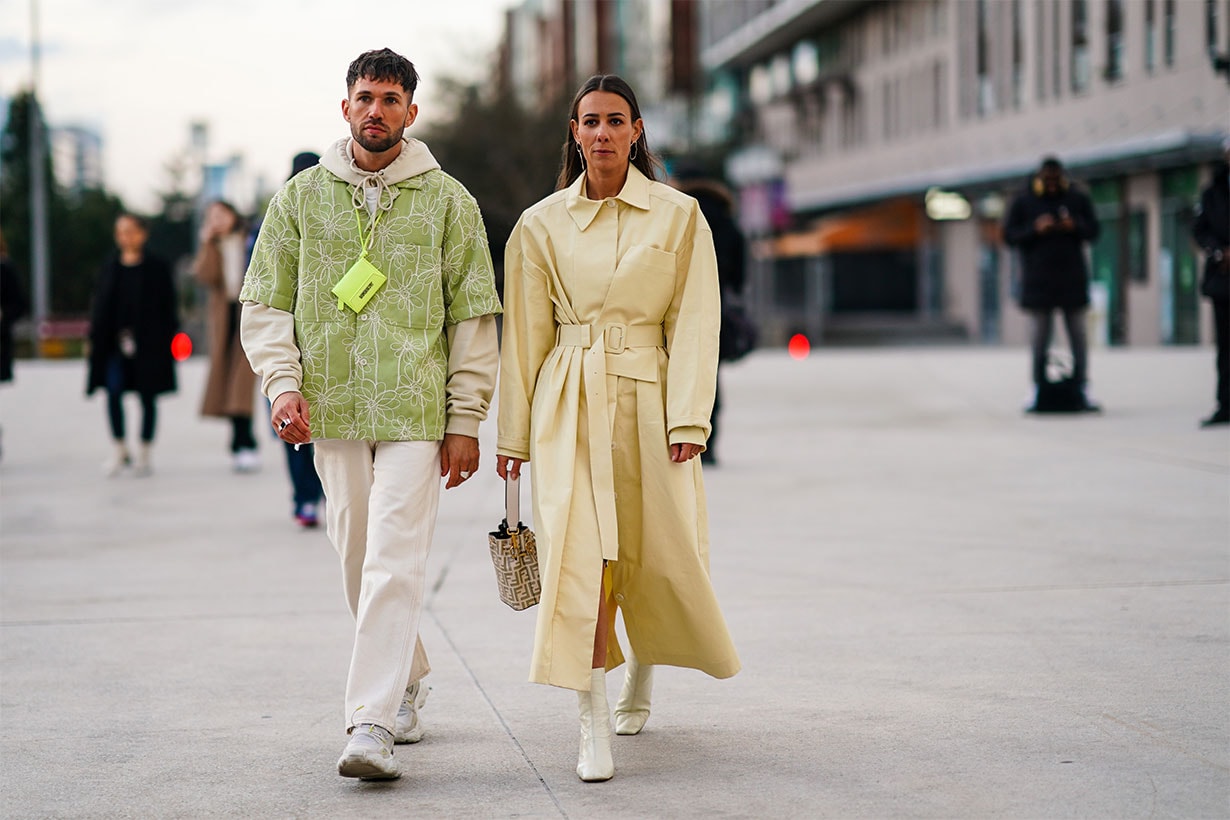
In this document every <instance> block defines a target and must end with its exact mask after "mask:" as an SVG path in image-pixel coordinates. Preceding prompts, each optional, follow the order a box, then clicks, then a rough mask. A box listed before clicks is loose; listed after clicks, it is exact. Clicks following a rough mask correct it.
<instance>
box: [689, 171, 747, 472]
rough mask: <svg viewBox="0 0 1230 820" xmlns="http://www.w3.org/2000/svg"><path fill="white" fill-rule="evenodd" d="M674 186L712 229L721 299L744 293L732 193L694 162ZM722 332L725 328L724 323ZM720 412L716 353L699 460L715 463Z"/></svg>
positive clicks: (742, 242) (743, 253) (741, 248)
mask: <svg viewBox="0 0 1230 820" xmlns="http://www.w3.org/2000/svg"><path fill="white" fill-rule="evenodd" d="M675 183H676V187H677V188H678V189H679V190H681V191H683V192H684V193H685V194H687V195H688V196H690V197H692V198H693V199H695V200H696V201H697V203H698V204H699V205H700V212H701V214H703V215H704V217H705V221H706V222H707V223H709V230H710V231H712V233H713V248H714V251H716V253H717V266H718V281H719V282H720V283H721V286H722V301H723V303H725V302H726V300H728V299H730V300H739V299H742V297H743V285H744V280H745V274H744V271H745V262H746V254H747V250H746V246H747V243H746V241H745V240H744V238H743V231H742V230H740V229H739V224H738V223H737V222H735V218H734V204H735V198H734V195H733V194H732V193H731V192H730V189H729V188H727V187H726V186H725V185H723V184H722V183H721V182H719V181H718V180H716V179H713V178H711V177H709V176H707V175H706V174H705V173H704V171H703V170H702V169H701V168H700V167H699V166H696V165H691V164H687V163H682V164H680V166H679V168H678V170H676V172H675ZM722 332H723V333H726V332H728V329H727V328H726V327H723V328H722ZM721 412H722V360H721V357H720V356H719V357H718V371H717V382H716V384H715V388H714V393H713V413H712V414H711V415H710V416H709V428H710V429H709V439H708V440H707V441H706V442H705V451H704V452H703V453H701V454H700V460H701V463H702V464H714V465H716V464H717V437H718V416H719V415H720V414H721Z"/></svg>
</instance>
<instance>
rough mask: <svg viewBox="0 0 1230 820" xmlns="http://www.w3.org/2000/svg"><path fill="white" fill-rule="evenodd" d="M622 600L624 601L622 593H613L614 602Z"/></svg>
mask: <svg viewBox="0 0 1230 820" xmlns="http://www.w3.org/2000/svg"><path fill="white" fill-rule="evenodd" d="M623 599H624V594H623V593H622V592H616V593H615V600H616V601H622V600H623Z"/></svg>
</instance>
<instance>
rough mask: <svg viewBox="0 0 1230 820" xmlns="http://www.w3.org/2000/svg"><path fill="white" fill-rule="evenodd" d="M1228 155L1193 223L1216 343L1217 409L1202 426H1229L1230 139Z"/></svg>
mask: <svg viewBox="0 0 1230 820" xmlns="http://www.w3.org/2000/svg"><path fill="white" fill-rule="evenodd" d="M1222 148H1223V149H1224V151H1225V156H1224V158H1223V159H1222V161H1221V162H1218V163H1216V164H1215V165H1214V166H1213V178H1212V180H1210V182H1209V184H1208V187H1206V188H1205V189H1204V191H1202V192H1201V194H1200V210H1199V212H1198V213H1197V214H1196V219H1195V222H1193V224H1192V235H1193V237H1195V240H1196V244H1198V245H1199V246H1200V247H1201V248H1202V249H1203V250H1204V279H1203V280H1202V281H1201V283H1200V292H1201V293H1202V294H1204V296H1205V298H1207V299H1208V300H1209V303H1210V304H1211V305H1212V306H1213V330H1214V333H1215V336H1216V340H1217V408H1216V409H1215V410H1214V411H1213V415H1211V416H1209V417H1208V418H1207V419H1204V420H1203V421H1201V422H1200V426H1202V427H1212V426H1214V425H1218V424H1230V139H1227V140H1226V142H1224V143H1223V144H1222Z"/></svg>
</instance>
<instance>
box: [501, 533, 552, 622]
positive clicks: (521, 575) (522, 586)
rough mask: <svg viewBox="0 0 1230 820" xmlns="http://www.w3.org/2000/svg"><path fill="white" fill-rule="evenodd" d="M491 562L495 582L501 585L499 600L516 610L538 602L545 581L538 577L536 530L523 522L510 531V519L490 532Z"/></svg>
mask: <svg viewBox="0 0 1230 820" xmlns="http://www.w3.org/2000/svg"><path fill="white" fill-rule="evenodd" d="M487 540H488V542H489V543H490V545H491V562H492V563H493V564H494V565H495V582H496V585H497V586H499V588H500V600H501V601H503V602H504V603H506V604H508V605H509V606H510V607H512V608H513V609H515V610H518V611H520V610H522V609H528V608H529V607H532V606H533V605H534V604H536V603H538V598H539V596H540V595H541V594H542V584H541V582H540V580H539V577H538V544H537V542H535V541H534V533H533V532H531V531H530V529H529V527H526V526H525V525H524V524H522V525H520V526H519V527H517V530H516V532H509V531H508V525H507V522H505V523H503V524H501V525H500V529H499V530H498V531H496V532H492V533H488V534H487Z"/></svg>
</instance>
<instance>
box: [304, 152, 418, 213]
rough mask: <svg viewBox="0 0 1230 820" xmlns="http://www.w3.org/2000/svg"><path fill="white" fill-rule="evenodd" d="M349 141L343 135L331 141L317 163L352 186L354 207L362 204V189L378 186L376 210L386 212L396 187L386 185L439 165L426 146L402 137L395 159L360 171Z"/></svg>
mask: <svg viewBox="0 0 1230 820" xmlns="http://www.w3.org/2000/svg"><path fill="white" fill-rule="evenodd" d="M351 143H352V140H351V138H350V137H343V138H342V139H340V140H338V141H337V142H335V143H333V145H332V146H331V147H330V148H329V149H328V150H327V151H325V153H324V156H322V157H321V158H320V164H321V165H323V166H324V167H325V169H326V170H328V171H329V172H330V173H331V174H333V175H334V176H336V177H337V178H339V179H341V180H343V181H344V182H347V183H349V184H350V185H352V186H353V194H354V202H355V206H356V207H361V206H362V205H363V203H364V200H365V195H364V189H365V188H369V187H374V188H378V189H380V198H379V200H378V203H379V207H380V209H381V210H383V211H387V210H389V209H390V208H392V207H393V202H394V200H396V199H397V190H396V189H395V188H392V187H390V186H394V185H397V184H398V183H399V182H405V181H406V180H408V179H411V178H412V177H416V176H419V175H420V174H425V173H427V172H428V171H435V170H437V169H438V168H439V167H440V163H438V162H436V158H435V157H433V156H432V155H431V151H429V150H427V146H426V145H424V144H423V143H422V142H419V141H418V140H416V139H410V138H409V137H402V143H401V153H400V154H398V155H397V159H395V160H393V161H392V162H391V163H389V165H388V166H387V167H385V168H382V169H380V170H379V171H370V172H369V171H364V170H363V169H362V168H360V167H359V166H358V165H356V164H355V161H354V152H353V151H352V150H351Z"/></svg>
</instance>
